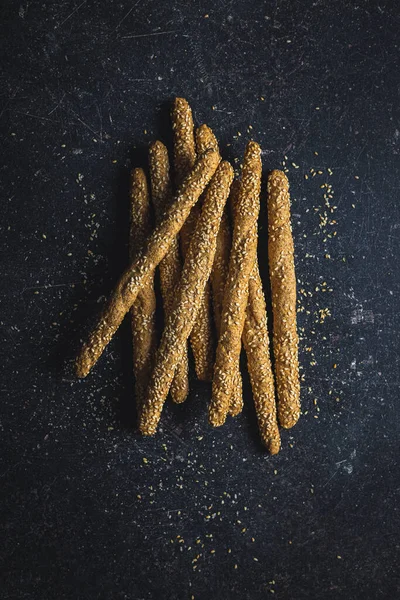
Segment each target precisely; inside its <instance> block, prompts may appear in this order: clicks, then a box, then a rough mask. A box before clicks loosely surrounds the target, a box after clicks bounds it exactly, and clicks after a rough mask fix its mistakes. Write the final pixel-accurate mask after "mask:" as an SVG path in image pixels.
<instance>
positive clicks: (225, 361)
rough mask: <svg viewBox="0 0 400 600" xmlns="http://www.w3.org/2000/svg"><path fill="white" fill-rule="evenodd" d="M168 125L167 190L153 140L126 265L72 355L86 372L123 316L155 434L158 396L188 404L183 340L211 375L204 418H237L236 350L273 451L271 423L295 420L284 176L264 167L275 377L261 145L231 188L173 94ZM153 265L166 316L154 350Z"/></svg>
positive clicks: (205, 133)
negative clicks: (260, 249)
mask: <svg viewBox="0 0 400 600" xmlns="http://www.w3.org/2000/svg"><path fill="white" fill-rule="evenodd" d="M172 128H173V136H174V184H175V185H174V186H173V184H172V181H171V175H170V165H169V159H168V152H167V149H166V147H165V146H164V145H163V144H162V143H161V142H159V141H157V142H154V143H153V144H152V145H151V146H150V151H149V166H150V190H151V192H150V190H149V186H148V183H147V178H146V175H145V173H144V171H143V169H134V170H133V172H132V179H131V235H130V266H129V267H128V268H127V269H126V270H125V272H124V273H123V274H122V276H121V278H120V280H119V282H118V284H117V286H116V288H115V290H114V291H113V293H112V295H111V297H110V299H109V301H108V303H107V305H106V306H105V309H104V310H103V313H102V314H101V316H100V318H99V320H98V322H97V325H96V326H95V328H94V329H93V331H92V333H91V335H90V336H89V339H88V340H87V342H86V343H85V344H84V345H83V347H82V349H81V352H80V354H79V356H78V359H77V374H78V376H79V377H85V376H86V375H87V374H88V373H89V371H90V369H91V368H92V367H93V365H94V364H95V363H96V362H97V360H98V359H99V357H100V355H101V354H102V352H103V350H104V348H105V347H106V346H107V344H108V342H109V341H110V340H111V338H112V336H113V335H114V333H115V331H116V330H117V329H118V327H119V325H120V324H121V321H122V320H123V318H124V316H125V315H126V313H127V312H128V311H130V318H131V323H132V335H133V359H134V373H135V381H136V398H137V405H138V414H139V428H140V431H141V432H142V433H143V434H145V435H152V434H154V433H155V432H156V430H157V426H158V423H159V421H160V417H161V412H162V409H163V406H164V402H165V400H166V398H167V396H168V393H170V394H171V398H172V400H173V401H174V402H177V403H179V402H183V401H184V400H185V399H186V397H187V395H188V392H189V383H188V341H189V342H190V345H191V349H192V353H193V357H194V362H195V370H196V374H197V376H198V378H199V379H200V380H203V381H211V380H212V398H211V403H210V406H209V421H210V423H211V425H214V426H216V427H217V426H219V425H222V424H223V423H224V422H225V420H226V417H227V415H228V414H229V415H232V416H235V415H237V414H239V413H240V412H241V410H242V406H243V400H242V379H241V373H240V367H239V361H240V353H241V348H242V344H243V347H244V349H245V352H246V355H247V365H248V370H249V375H250V381H251V386H252V392H253V398H254V404H255V409H256V413H257V418H258V424H259V429H260V434H261V438H262V441H263V443H264V444H265V446H266V447H267V448H268V450H269V452H270V453H271V454H276V453H277V452H278V451H279V449H280V434H279V428H278V421H279V424H280V425H281V426H282V427H285V428H289V427H292V426H293V425H294V424H295V423H296V421H297V420H298V418H299V415H300V383H299V367H298V356H297V355H298V335H297V328H296V279H295V271H294V258H293V253H294V252H293V238H292V232H291V225H290V199H289V184H288V180H287V178H286V175H285V174H284V173H283V172H282V171H272V173H270V175H269V177H268V254H269V272H270V280H271V294H272V310H273V352H274V358H275V365H274V366H275V377H274V373H273V370H272V365H271V359H270V351H269V333H268V327H267V313H266V305H265V297H264V292H263V288H262V282H261V278H260V272H259V267H258V259H257V235H258V234H257V221H258V216H259V211H260V192H261V171H262V165H261V149H260V146H259V145H258V144H257V143H256V142H253V141H250V142H249V143H248V144H247V147H246V151H245V155H244V159H243V166H242V172H241V178H240V180H238V181H233V179H234V172H233V168H232V166H231V165H230V164H229V162H227V161H223V160H221V156H220V154H219V149H218V142H217V140H216V138H215V136H214V134H213V132H212V131H211V129H210V128H209V127H207V125H202V126H201V127H199V128H198V129H196V130H195V129H194V126H193V118H192V112H191V109H190V107H189V105H188V103H187V102H186V100H184V99H182V98H176V100H175V102H174V104H173V108H172ZM174 190H175V191H174ZM150 197H151V200H152V204H153V209H154V214H155V226H153V224H152V219H151V207H150ZM157 267H158V269H159V275H160V282H161V293H162V302H163V310H164V316H165V326H164V331H163V332H162V336H161V341H160V343H159V344H157V336H156V329H155V309H156V296H155V292H154V274H155V269H156V268H157ZM215 333H216V334H217V341H215V339H214V336H215ZM157 345H158V348H157ZM275 389H276V396H275Z"/></svg>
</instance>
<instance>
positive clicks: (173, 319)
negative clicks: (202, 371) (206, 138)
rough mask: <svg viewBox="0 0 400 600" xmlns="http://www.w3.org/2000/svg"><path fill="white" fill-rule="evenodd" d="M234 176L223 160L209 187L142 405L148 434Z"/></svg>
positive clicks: (194, 306) (204, 276) (199, 291)
mask: <svg viewBox="0 0 400 600" xmlns="http://www.w3.org/2000/svg"><path fill="white" fill-rule="evenodd" d="M232 179H233V169H232V167H231V165H230V164H229V163H227V162H221V163H220V165H219V167H218V169H217V171H216V172H215V175H214V177H213V178H212V180H211V182H210V185H209V186H208V188H207V191H206V194H205V197H204V204H203V207H202V211H201V214H200V218H199V219H198V221H197V224H196V228H195V231H194V233H193V236H192V239H191V242H190V245H189V249H188V253H187V256H186V260H185V263H184V266H183V271H182V276H181V280H180V283H179V286H178V288H177V290H176V294H175V301H174V305H173V308H172V311H171V312H170V314H169V316H168V318H167V322H166V325H165V328H164V331H163V335H162V338H161V343H160V346H159V349H158V352H157V356H156V362H155V367H154V371H153V374H152V376H151V379H150V384H149V389H148V393H147V395H146V400H145V402H144V405H143V410H142V413H141V418H140V424H139V427H140V430H141V432H142V433H143V434H145V435H153V434H154V433H155V432H156V429H157V426H158V423H159V420H160V416H161V411H162V408H163V405H164V402H165V399H166V397H167V395H168V390H169V388H170V385H171V381H172V378H173V376H174V372H175V369H176V365H177V364H178V361H179V360H180V356H181V354H182V351H183V350H184V347H185V342H186V341H187V339H188V337H189V335H190V332H191V330H192V327H193V324H194V322H195V319H196V315H197V312H198V307H199V304H200V302H201V298H202V296H203V292H204V287H205V284H206V282H207V281H208V278H209V276H210V272H211V268H212V264H213V260H214V254H215V246H216V238H217V233H218V228H219V223H220V220H221V215H222V212H223V209H224V206H225V203H226V200H227V198H228V195H229V187H230V184H231V182H232Z"/></svg>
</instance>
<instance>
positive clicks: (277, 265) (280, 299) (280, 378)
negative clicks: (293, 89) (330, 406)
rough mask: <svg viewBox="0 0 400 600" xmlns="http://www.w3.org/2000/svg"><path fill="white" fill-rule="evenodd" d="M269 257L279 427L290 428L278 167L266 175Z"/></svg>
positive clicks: (286, 202)
mask: <svg viewBox="0 0 400 600" xmlns="http://www.w3.org/2000/svg"><path fill="white" fill-rule="evenodd" d="M268 258H269V273H270V280H271V296H272V316H273V349H274V358H275V377H276V385H277V392H278V418H279V423H280V424H281V425H282V427H285V428H290V427H293V425H295V424H296V423H297V421H298V419H299V416H300V378H299V361H298V344H299V340H298V333H297V322H296V321H297V319H296V275H295V269H294V246H293V237H292V228H291V224H290V196H289V182H288V179H287V177H286V175H285V173H283V172H282V171H278V170H275V171H272V172H271V173H270V175H269V177H268Z"/></svg>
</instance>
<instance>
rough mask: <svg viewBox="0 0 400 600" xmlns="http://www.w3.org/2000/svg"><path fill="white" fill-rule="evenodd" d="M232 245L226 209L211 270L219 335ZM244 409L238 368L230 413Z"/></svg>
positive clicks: (235, 414) (232, 192)
mask: <svg viewBox="0 0 400 600" xmlns="http://www.w3.org/2000/svg"><path fill="white" fill-rule="evenodd" d="M237 183H239V182H236V181H234V182H233V184H232V186H231V198H232V196H233V194H234V190H235V189H237V186H236V185H235V184H237ZM231 247H232V236H231V231H230V225H229V219H228V215H227V212H226V210H225V211H224V213H223V215H222V219H221V224H220V227H219V231H218V236H217V247H216V250H215V257H214V264H213V268H212V271H211V277H210V280H211V289H212V296H213V308H214V321H215V326H216V329H217V336H218V337H219V332H220V327H221V313H222V303H223V299H224V290H225V285H226V280H227V278H228V270H229V256H230V252H231ZM242 409H243V390H242V376H241V374H240V370H239V368H238V370H237V373H236V375H235V381H234V384H233V390H232V396H231V399H230V404H229V414H230V415H231V416H232V417H235V416H237V415H238V414H239V413H240V412H241V411H242Z"/></svg>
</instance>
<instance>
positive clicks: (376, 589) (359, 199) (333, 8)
mask: <svg viewBox="0 0 400 600" xmlns="http://www.w3.org/2000/svg"><path fill="white" fill-rule="evenodd" d="M396 4H397V3H396V2H393V1H391V0H381V1H377V2H372V1H363V2H361V1H359V2H344V1H335V0H333V1H332V0H331V1H327V0H324V1H318V0H316V1H315V2H305V1H303V2H296V1H293V0H281V1H279V2H278V1H276V2H270V1H267V2H260V1H257V2H250V1H243V2H232V1H230V2H229V1H227V2H222V1H221V2H218V1H216V2H209V1H203V2H184V1H178V0H173V1H172V2H161V1H159V2H150V1H148V0H142V1H139V2H137V1H127V0H122V1H120V2H117V1H108V2H100V1H97V2H96V1H94V0H83V1H81V0H77V1H76V2H75V1H72V0H67V1H64V2H61V1H55V2H33V1H30V2H26V1H22V0H20V1H18V2H12V1H10V0H8V1H6V0H3V2H2V8H1V32H0V33H1V35H0V40H1V41H0V44H1V62H2V65H3V70H2V74H1V87H0V116H1V127H2V134H1V151H2V154H3V156H2V160H1V206H2V217H1V238H0V246H1V257H2V258H1V265H2V266H1V274H2V278H1V281H2V286H1V307H0V310H1V317H0V319H1V326H2V336H3V340H2V346H1V356H0V362H1V367H2V369H3V375H2V380H1V391H2V400H1V425H0V426H1V432H0V437H1V445H2V450H1V469H0V478H1V479H0V481H1V483H0V486H1V487H0V489H1V496H2V507H1V527H2V531H1V549H0V558H1V565H0V572H1V575H0V577H1V587H0V589H1V592H0V596H1V598H4V599H16V598H18V599H19V598H21V599H22V598H23V599H25V598H26V599H35V600H36V599H41V600H45V599H54V598H57V599H60V600H61V599H64V598H66V599H67V598H68V599H70V598H71V599H72V598H73V599H76V600H81V599H82V600H83V599H85V600H86V599H88V600H89V599H90V600H91V599H93V598H104V599H109V598H113V599H135V600H136V599H137V600H140V599H147V598H157V599H158V598H160V599H165V600H167V599H171V600H172V599H179V600H180V599H191V598H195V599H196V600H198V599H208V598H216V599H223V600H224V599H238V600H242V599H252V600H253V599H259V598H260V599H261V598H265V597H270V595H271V594H272V595H273V597H275V598H279V599H296V600H302V599H314V598H315V599H319V598H324V599H325V598H327V599H330V598H332V599H337V598H350V599H358V598H373V599H375V598H396V597H398V595H399V577H398V561H399V552H398V550H399V537H398V536H399V514H398V486H399V470H398V464H397V462H398V452H399V416H398V393H399V346H398V337H399V334H400V322H399V312H398V309H399V301H398V294H399V283H400V278H399V268H398V261H399V259H400V253H399V238H400V214H399V197H398V196H399V192H398V189H399V183H398V174H399V146H400V123H399V91H400V88H399V67H400V64H399V47H398V39H399V29H400V19H399V14H400V11H399V9H398V8H397V7H396ZM176 95H179V96H184V97H186V98H187V99H188V100H189V101H190V102H191V104H192V106H193V111H194V116H195V120H196V123H197V124H200V123H203V122H206V123H208V124H209V125H210V126H211V127H212V128H213V129H214V131H215V133H216V134H217V136H218V138H219V140H220V143H221V148H222V153H223V155H224V157H225V158H228V159H231V160H235V159H236V162H235V166H237V167H238V166H239V162H240V157H241V156H242V154H243V150H244V147H245V143H246V140H247V139H249V138H250V137H253V138H254V139H256V140H257V141H259V142H260V143H261V145H262V148H263V163H264V169H265V173H267V172H268V170H270V169H272V168H279V167H280V166H282V161H285V160H286V166H287V168H288V171H289V173H288V176H289V178H290V182H291V189H292V197H293V230H294V236H295V243H296V255H297V256H296V264H297V274H298V279H299V290H302V291H300V292H299V300H300V304H299V308H300V311H301V312H299V327H300V332H301V334H302V340H301V354H300V358H301V365H302V374H303V378H304V383H303V388H302V404H303V412H304V415H303V417H302V418H301V420H300V422H299V424H298V425H297V426H296V427H295V428H294V429H293V430H291V431H284V432H283V433H282V451H281V453H280V454H279V455H278V456H276V457H270V456H268V455H267V454H266V453H265V451H264V450H263V448H262V447H261V445H260V443H259V441H258V434H257V426H256V422H255V415H254V409H253V407H252V399H251V392H250V390H249V386H248V382H247V385H246V390H245V403H246V408H245V411H244V412H243V414H242V415H240V416H239V417H238V418H236V419H235V420H232V419H230V420H229V422H228V423H227V424H226V425H225V426H224V427H223V428H220V429H218V430H214V429H212V428H210V427H209V426H208V424H207V418H206V413H207V402H208V400H209V397H210V388H209V386H207V385H203V384H199V383H197V382H196V381H194V380H193V381H192V392H191V395H190V398H189V400H188V401H187V403H186V404H185V405H184V406H181V407H174V406H171V404H170V403H168V406H167V407H166V409H165V410H164V413H163V417H162V425H161V427H160V431H159V433H158V435H157V436H156V437H154V438H153V439H142V438H141V437H140V436H138V434H137V433H136V432H135V420H134V418H135V411H134V398H133V378H132V375H131V370H132V369H131V350H130V335H129V325H128V323H124V325H123V326H122V327H121V330H120V331H119V333H118V334H117V335H116V336H115V338H114V339H113V341H112V343H111V344H110V346H109V347H108V349H107V351H106V352H105V354H104V356H103V357H102V358H101V360H100V361H99V364H98V365H97V366H96V368H95V369H94V370H93V372H92V373H91V374H90V376H89V377H88V378H87V379H86V380H83V381H76V380H75V379H74V377H73V374H72V370H71V368H70V367H71V358H72V357H73V355H74V353H75V351H76V349H77V347H78V340H79V338H81V337H83V336H84V335H85V333H86V332H87V330H88V327H89V326H90V324H91V322H92V319H93V315H94V314H95V313H96V311H97V310H98V308H99V307H100V306H101V303H102V301H103V300H104V296H105V295H107V294H108V293H109V292H110V290H111V289H112V286H113V284H114V283H115V281H116V279H117V278H118V275H119V273H120V272H121V270H122V268H123V267H124V266H125V264H126V260H127V259H126V256H127V247H126V240H127V228H128V222H127V214H128V200H127V174H128V171H129V168H130V166H131V165H132V164H134V165H141V164H145V157H146V148H147V144H148V143H149V142H150V141H151V140H154V139H156V138H157V137H161V139H163V140H164V141H166V142H168V143H169V141H170V133H169V121H168V111H169V107H170V102H171V99H172V98H173V97H174V96H176ZM250 125H251V126H252V127H253V129H252V130H250V133H249V126H250ZM238 132H240V134H241V135H238ZM228 144H230V145H228ZM285 156H287V159H285ZM292 163H294V165H296V166H293V164H292ZM296 167H298V168H296ZM328 168H329V169H331V170H332V175H330V174H329V172H328V171H327V169H328ZM310 169H315V170H316V172H318V171H321V173H320V174H317V175H316V176H315V177H312V173H310ZM307 173H308V174H309V179H305V177H304V176H305V174H307ZM324 183H329V184H331V185H332V189H333V191H334V199H333V200H330V204H331V206H335V207H337V208H332V211H331V210H330V208H329V207H327V206H325V204H324V202H325V201H324V198H323V194H324V192H325V191H326V188H321V187H320V186H321V185H323V184H324ZM265 212H266V210H265V187H264V193H263V210H262V216H261V221H260V249H259V250H260V262H261V266H262V271H263V273H262V274H263V278H264V281H265V285H266V286H267V285H268V284H267V277H266V276H267V263H266V237H265V232H266V229H265ZM325 213H326V215H327V217H328V221H327V223H326V224H324V222H325V216H326V215H325ZM324 215H325V216H324ZM332 221H334V222H332ZM324 290H326V291H324ZM324 309H328V310H329V311H330V314H328V313H326V311H325V312H323V313H320V312H319V311H320V310H322V311H324ZM324 314H327V316H326V318H324ZM271 597H272V596H271Z"/></svg>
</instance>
